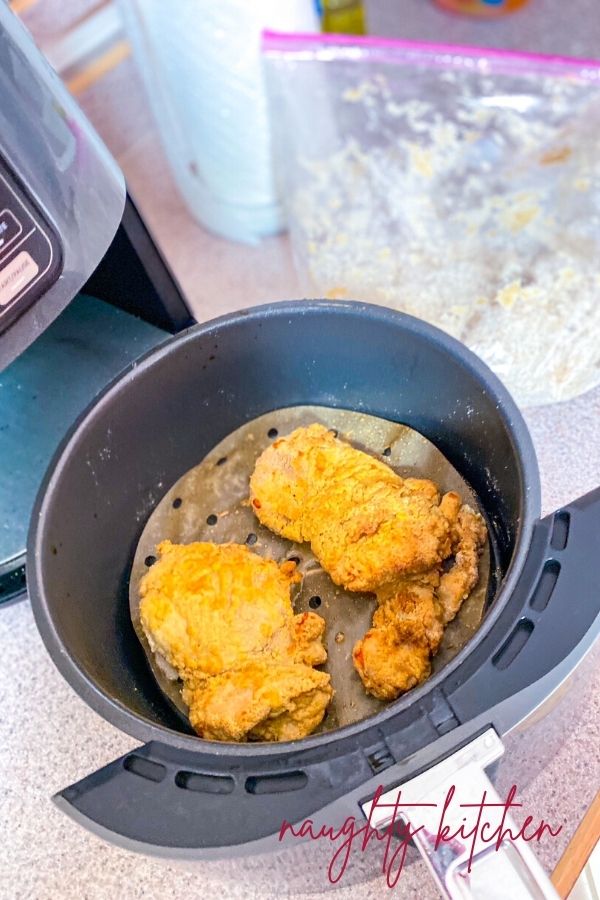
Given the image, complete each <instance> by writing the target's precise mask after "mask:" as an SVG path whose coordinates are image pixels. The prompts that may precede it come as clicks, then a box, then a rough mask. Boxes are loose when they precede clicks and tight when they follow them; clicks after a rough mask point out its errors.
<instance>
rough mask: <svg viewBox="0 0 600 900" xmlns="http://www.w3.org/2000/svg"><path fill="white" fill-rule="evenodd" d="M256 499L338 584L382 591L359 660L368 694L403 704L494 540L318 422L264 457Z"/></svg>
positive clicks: (465, 510)
mask: <svg viewBox="0 0 600 900" xmlns="http://www.w3.org/2000/svg"><path fill="white" fill-rule="evenodd" d="M250 503H251V505H252V508H253V509H254V513H255V515H256V516H257V518H258V519H259V521H260V522H261V523H262V524H263V525H265V526H267V527H268V528H270V529H271V530H272V531H274V532H276V533H277V534H280V535H282V536H283V537H286V538H288V539H290V540H293V541H297V542H308V543H310V546H311V549H312V551H313V553H314V554H315V556H316V558H317V559H318V560H319V562H320V563H321V565H322V567H323V569H324V570H325V571H326V572H328V573H329V575H330V576H331V578H332V580H333V581H334V582H335V583H336V584H338V585H341V586H342V587H344V588H346V589H347V590H350V591H369V592H373V593H375V595H376V597H377V600H378V608H377V610H376V611H375V614H374V616H373V627H372V628H371V629H370V630H369V631H368V632H367V634H366V635H365V636H364V638H363V639H362V640H361V641H359V642H358V643H357V645H356V646H355V648H354V654H353V659H354V665H355V667H356V669H357V671H358V674H359V675H360V677H361V679H362V681H363V683H364V685H365V688H366V689H367V691H368V692H369V693H371V694H373V695H374V696H376V697H378V698H380V699H384V700H390V699H394V698H395V697H397V696H399V694H401V693H403V692H404V691H407V690H409V689H410V688H411V687H414V686H415V685H416V684H418V683H419V682H421V681H423V680H424V679H425V678H427V677H428V675H429V673H430V671H431V656H432V655H433V654H435V653H436V652H437V650H438V647H439V644H440V641H441V638H442V636H443V631H444V627H445V626H446V624H447V623H448V622H449V621H450V620H451V619H453V618H454V616H455V615H456V613H457V612H458V610H459V608H460V605H461V603H462V602H463V600H464V599H465V598H466V597H467V596H468V595H469V593H470V592H471V590H472V589H473V586H474V585H475V583H476V581H477V577H478V559H479V554H480V552H481V548H482V546H483V543H484V541H485V536H486V528H485V524H484V522H483V519H482V518H481V516H480V515H479V514H478V513H475V512H474V511H473V510H472V509H471V508H470V507H468V506H466V505H463V504H462V502H461V499H460V497H459V496H458V494H456V493H454V492H449V493H447V494H445V495H444V496H442V497H440V493H439V490H438V488H437V486H436V485H435V484H434V483H433V482H432V481H429V480H427V479H418V478H401V477H400V476H399V475H398V474H397V473H396V472H394V471H393V469H391V468H390V467H389V466H388V465H386V464H385V463H383V462H381V461H380V460H377V459H375V458H374V457H372V456H370V455H369V454H367V453H364V452H363V451H361V450H357V449H355V448H354V447H352V446H350V445H349V444H347V443H345V442H344V441H341V440H339V439H338V438H337V437H336V436H335V435H334V434H333V433H332V432H331V431H330V430H328V429H327V428H325V427H324V426H322V425H318V424H314V425H310V426H308V427H304V428H297V429H296V430H295V431H293V432H292V433H291V434H290V435H288V436H287V437H282V438H278V439H277V440H276V441H275V442H274V443H273V444H272V445H271V446H270V447H268V448H267V449H266V450H265V451H264V452H263V453H262V454H261V456H260V457H259V459H258V460H257V463H256V466H255V469H254V472H253V474H252V476H251V479H250ZM452 556H454V564H453V566H452V567H451V569H450V570H449V571H448V572H443V571H442V564H443V563H444V561H445V560H447V559H449V558H450V557H452Z"/></svg>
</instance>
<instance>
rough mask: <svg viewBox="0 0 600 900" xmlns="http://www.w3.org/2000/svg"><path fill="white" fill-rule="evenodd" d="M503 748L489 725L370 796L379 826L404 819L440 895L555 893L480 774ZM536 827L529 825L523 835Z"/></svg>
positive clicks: (525, 897) (484, 898)
mask: <svg viewBox="0 0 600 900" xmlns="http://www.w3.org/2000/svg"><path fill="white" fill-rule="evenodd" d="M503 753H504V745H503V744H502V741H501V740H500V738H499V737H498V735H497V734H496V732H495V731H494V730H493V729H491V728H490V729H489V730H488V731H486V732H485V733H484V734H481V735H479V737H477V738H475V740H473V741H471V742H470V743H469V744H467V745H466V746H465V747H461V749H460V750H458V751H457V752H456V753H453V754H452V755H451V756H449V757H447V758H446V759H444V760H442V762H440V763H438V764H437V765H435V766H433V767H432V768H431V769H428V770H427V771H426V772H423V773H421V775H418V776H417V777H416V778H413V779H412V780H411V781H408V782H405V783H404V784H402V785H400V786H399V787H395V788H392V789H391V790H390V791H387V792H386V793H385V794H382V795H381V796H379V797H378V798H371V800H369V801H368V802H367V803H364V804H363V807H362V808H363V812H364V813H365V815H366V816H367V818H368V820H369V823H370V825H371V826H372V827H373V828H376V829H377V830H379V831H382V830H385V829H386V828H387V827H389V826H390V825H391V823H392V822H393V821H394V820H395V821H403V822H405V823H407V824H408V826H409V827H410V832H411V836H412V839H413V840H414V842H415V844H416V846H417V848H418V850H419V852H420V853H421V856H422V857H423V859H424V860H425V862H426V864H427V866H428V868H429V871H430V872H431V874H432V876H433V878H434V879H435V881H436V883H437V885H438V887H439V890H440V892H441V895H442V897H447V898H450V900H506V898H507V897H510V898H511V900H557V898H558V894H557V893H556V891H555V890H554V887H553V886H552V883H551V881H550V879H549V878H548V876H547V874H546V872H545V871H544V869H543V868H542V866H541V865H540V863H539V862H538V860H537V859H536V857H535V854H534V853H533V852H532V850H531V848H530V846H529V843H527V841H526V840H525V839H524V838H523V833H522V832H521V830H520V829H519V828H518V827H517V826H516V825H515V824H514V822H513V820H512V819H511V817H510V815H509V814H507V808H506V803H505V801H504V800H501V799H500V797H499V795H498V793H497V792H496V790H495V788H494V786H493V784H492V782H491V781H490V779H489V778H488V776H487V775H486V773H485V768H486V766H489V765H491V763H493V762H495V761H496V760H498V759H499V758H500V757H501V756H502V754H503ZM452 789H453V790H452ZM482 802H484V803H485V806H484V807H482V806H481V804H482ZM426 804H429V805H426ZM494 804H496V805H494ZM451 811H452V815H451V814H450V813H451ZM534 831H535V826H534V825H532V827H531V828H530V829H529V831H528V832H526V836H529V837H531V835H532V834H533V833H534ZM457 832H458V833H457ZM501 835H503V837H502V838H501Z"/></svg>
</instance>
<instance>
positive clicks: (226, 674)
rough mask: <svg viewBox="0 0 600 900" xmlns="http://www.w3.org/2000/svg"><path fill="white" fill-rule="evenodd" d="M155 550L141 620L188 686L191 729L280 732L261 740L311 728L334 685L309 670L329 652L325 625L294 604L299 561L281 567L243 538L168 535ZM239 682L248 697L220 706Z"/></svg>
mask: <svg viewBox="0 0 600 900" xmlns="http://www.w3.org/2000/svg"><path fill="white" fill-rule="evenodd" d="M157 555H158V559H157V561H156V562H155V563H154V565H153V566H152V567H151V568H150V569H149V571H148V572H147V573H146V575H145V576H144V578H143V579H142V581H141V584H140V594H141V602H140V618H141V622H142V626H143V628H144V632H145V633H146V636H147V638H148V641H149V643H150V647H151V649H152V650H153V651H154V652H156V653H160V654H161V655H162V656H163V657H164V658H165V659H166V661H167V662H168V663H169V665H171V666H172V667H173V668H174V669H176V671H177V673H178V675H179V677H180V678H181V679H182V680H183V682H184V698H185V697H188V698H189V702H190V721H191V722H192V724H193V725H194V727H196V724H197V726H198V728H199V730H200V731H201V732H202V733H203V734H204V736H205V737H208V736H214V735H220V736H219V737H215V739H216V740H244V739H245V736H247V737H250V738H254V739H259V737H258V732H257V733H256V734H254V733H252V734H250V732H251V731H252V729H254V727H255V726H259V725H260V727H261V728H262V732H261V733H264V734H267V733H269V734H272V735H275V736H274V737H270V738H266V737H265V738H260V739H264V740H287V737H285V735H288V734H292V733H293V734H294V735H296V736H299V737H300V736H302V735H305V734H309V733H310V731H312V730H313V729H314V728H315V727H316V726H317V725H318V724H319V722H320V721H321V719H322V718H323V715H324V713H325V708H326V706H327V703H328V702H329V700H330V698H331V695H332V690H331V688H330V687H329V676H328V675H326V674H325V673H322V672H315V671H314V670H313V669H312V668H311V666H313V665H318V664H320V663H322V662H324V661H325V659H326V658H327V653H326V650H325V648H324V646H323V643H322V636H323V631H324V627H325V622H324V620H323V619H322V618H321V616H318V615H317V614H316V613H313V612H307V613H301V614H299V615H294V612H293V609H292V604H291V599H290V585H291V584H293V583H294V582H296V581H298V580H299V578H300V576H299V575H298V573H297V572H296V568H295V565H294V563H292V562H285V563H283V564H282V565H278V564H277V563H276V562H274V561H273V560H269V559H263V558H262V557H260V556H258V555H257V554H255V553H253V552H252V551H250V550H249V549H248V548H247V547H245V546H242V545H238V544H223V545H217V544H210V543H193V544H187V545H177V544H172V543H171V542H170V541H163V542H162V543H161V544H159V545H158V547H157ZM241 673H245V674H241ZM278 673H279V674H281V676H282V677H283V678H284V679H285V681H284V684H282V685H280V686H278V685H277V678H278V677H279V674H278ZM261 676H262V677H264V679H266V680H265V684H264V685H263V684H261V682H260V678H261ZM236 684H237V685H238V687H239V688H240V697H241V696H243V697H244V698H245V699H244V701H243V702H241V701H240V702H239V703H234V704H233V705H232V707H231V709H230V710H225V709H220V704H221V703H223V704H225V703H227V704H229V703H230V699H231V696H232V690H233V689H234V688H233V687H232V686H233V685H236ZM242 687H243V690H242ZM252 691H254V692H255V695H256V696H254V697H251V694H252ZM278 691H279V693H278ZM269 698H273V700H274V704H273V708H272V709H271V710H269V708H268V703H269ZM271 717H273V722H271ZM248 723H250V724H248ZM246 726H247V727H246ZM228 728H229V730H227V729H228ZM305 729H306V730H305ZM276 735H280V736H279V737H277V736H276Z"/></svg>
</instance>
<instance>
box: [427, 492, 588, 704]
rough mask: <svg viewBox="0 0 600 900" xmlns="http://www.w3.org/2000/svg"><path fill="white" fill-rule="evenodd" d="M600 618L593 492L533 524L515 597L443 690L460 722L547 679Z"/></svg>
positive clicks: (514, 593)
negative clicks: (529, 544)
mask: <svg viewBox="0 0 600 900" xmlns="http://www.w3.org/2000/svg"><path fill="white" fill-rule="evenodd" d="M599 619H600V488H596V489H595V490H593V491H591V492H590V493H589V494H586V495H584V496H583V497H580V498H579V499H578V500H575V501H574V502H573V503H570V504H568V505H567V506H565V507H563V508H562V509H560V510H557V511H556V512H555V513H553V514H552V515H550V516H547V517H546V518H544V519H542V520H540V521H539V522H537V523H536V525H535V528H534V533H533V539H532V542H531V547H530V552H529V555H528V558H527V561H526V564H525V567H524V570H523V573H522V576H521V578H520V580H519V582H518V584H517V586H516V589H515V591H514V592H513V596H512V597H511V598H510V600H509V603H508V604H507V606H506V607H505V609H504V610H503V611H502V614H501V615H500V617H499V619H498V621H497V622H496V623H495V625H494V627H493V628H492V630H491V631H490V633H489V634H488V635H487V636H486V638H485V639H484V640H483V641H482V642H481V644H480V645H479V646H478V648H477V652H476V653H475V654H474V655H473V657H474V658H472V659H469V660H467V663H466V665H465V666H463V667H462V668H461V670H460V673H457V674H456V676H455V677H454V678H450V679H449V680H448V682H447V683H446V685H445V686H444V693H445V695H446V697H447V699H448V701H449V703H450V705H451V706H452V708H453V711H454V715H455V716H456V718H457V719H458V721H459V722H465V721H469V719H472V718H474V717H475V716H477V715H479V714H480V713H483V712H485V711H486V710H489V709H491V708H492V707H493V706H495V705H496V704H498V703H500V702H501V701H503V700H505V699H507V698H508V697H512V696H513V695H514V694H516V693H518V692H519V691H521V690H523V689H524V688H526V687H529V685H532V684H533V683H534V682H536V681H538V680H539V679H540V678H542V677H543V676H544V675H547V674H548V673H549V672H550V671H551V670H552V669H554V668H555V667H556V666H558V665H559V664H560V663H561V662H563V660H565V658H566V657H567V656H568V655H569V653H570V652H571V651H572V650H574V648H575V647H576V646H577V645H578V644H579V643H580V642H581V641H582V639H583V638H584V637H585V636H586V634H587V633H588V632H589V630H590V629H591V628H593V627H597V626H598V621H599ZM482 685H485V690H482Z"/></svg>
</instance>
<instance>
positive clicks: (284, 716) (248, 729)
mask: <svg viewBox="0 0 600 900" xmlns="http://www.w3.org/2000/svg"><path fill="white" fill-rule="evenodd" d="M331 694H332V690H331V686H330V684H329V675H327V674H326V673H325V672H318V671H317V670H316V669H313V668H311V667H310V666H305V665H299V664H289V663H288V664H286V663H280V662H275V661H273V660H267V661H265V660H262V659H261V660H257V661H253V662H249V663H246V664H245V665H244V666H242V667H240V668H238V669H234V670H233V671H230V672H224V673H223V674H221V675H217V676H215V677H214V678H211V679H210V680H209V681H208V683H207V684H206V685H203V686H202V687H199V688H193V687H192V688H188V689H184V692H183V698H184V700H185V702H186V703H187V704H188V705H189V708H190V722H191V723H192V726H193V727H194V729H195V730H196V731H197V732H198V734H199V735H200V736H201V737H204V738H207V739H209V740H215V741H244V740H246V739H248V738H249V739H250V740H261V741H292V740H296V739H297V738H301V737H305V736H306V735H307V734H310V733H311V732H312V731H314V729H315V728H316V727H317V725H319V723H320V722H321V720H322V718H323V714H324V711H325V709H326V707H327V704H328V703H329V700H330V699H331Z"/></svg>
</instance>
